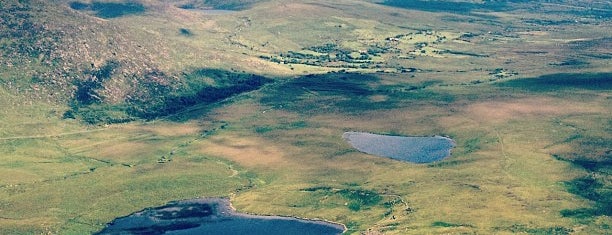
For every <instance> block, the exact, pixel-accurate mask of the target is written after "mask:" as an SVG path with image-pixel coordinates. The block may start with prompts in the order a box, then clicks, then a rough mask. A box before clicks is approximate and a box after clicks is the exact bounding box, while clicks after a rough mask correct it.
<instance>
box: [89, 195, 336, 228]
mask: <svg viewBox="0 0 612 235" xmlns="http://www.w3.org/2000/svg"><path fill="white" fill-rule="evenodd" d="M344 230H345V228H344V226H343V225H340V224H334V223H328V222H324V221H314V220H303V219H297V218H292V217H281V216H257V215H248V214H242V213H236V212H235V211H234V210H233V209H232V208H231V205H230V203H229V200H228V199H223V198H206V199H193V200H186V201H180V202H171V203H169V204H168V205H165V206H161V207H156V208H149V209H145V210H143V211H140V212H136V213H134V214H131V215H129V216H126V217H122V218H118V219H115V220H114V221H113V222H112V223H110V224H108V226H107V227H106V228H104V229H103V230H102V231H100V232H99V233H98V234H261V235H264V234H266V235H275V234H278V235H280V234H341V233H343V232H344Z"/></svg>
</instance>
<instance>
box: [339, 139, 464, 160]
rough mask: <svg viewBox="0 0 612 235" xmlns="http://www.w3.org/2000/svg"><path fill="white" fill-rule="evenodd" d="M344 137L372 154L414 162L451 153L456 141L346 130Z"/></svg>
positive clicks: (434, 158) (356, 146)
mask: <svg viewBox="0 0 612 235" xmlns="http://www.w3.org/2000/svg"><path fill="white" fill-rule="evenodd" d="M342 137H343V138H344V139H345V140H346V141H348V143H350V144H351V145H352V146H353V148H355V149H357V150H359V151H361V152H364V153H368V154H372V155H376V156H380V157H388V158H392V159H396V160H401V161H407V162H413V163H430V162H435V161H439V160H442V159H444V158H446V157H448V156H450V154H451V149H452V148H453V147H454V146H455V142H454V141H453V140H452V139H450V138H446V137H442V136H434V137H404V136H388V135H377V134H371V133H364V132H346V133H344V134H343V135H342Z"/></svg>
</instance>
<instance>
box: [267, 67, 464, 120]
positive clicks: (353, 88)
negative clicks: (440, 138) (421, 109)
mask: <svg viewBox="0 0 612 235" xmlns="http://www.w3.org/2000/svg"><path fill="white" fill-rule="evenodd" d="M433 84H435V82H427V83H408V82H407V83H403V84H385V83H383V82H381V78H380V77H379V76H377V75H376V74H361V73H328V74H317V75H306V76H302V77H299V78H295V79H291V80H287V81H286V82H282V83H279V84H278V85H275V86H271V87H270V89H269V90H266V91H265V92H264V96H263V97H262V98H261V100H260V102H261V103H263V104H265V105H268V106H271V107H276V108H279V109H284V110H287V111H292V112H298V113H309V114H316V113H346V114H358V113H362V112H365V111H373V110H385V109H394V108H398V107H402V106H406V105H410V106H413V107H416V106H418V105H419V104H421V103H423V102H426V103H427V102H428V103H432V102H435V103H448V102H452V101H453V99H454V97H453V96H452V95H450V94H441V93H436V92H433V91H431V90H429V89H425V88H427V87H428V86H431V85H433Z"/></svg>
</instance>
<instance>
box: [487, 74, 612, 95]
mask: <svg viewBox="0 0 612 235" xmlns="http://www.w3.org/2000/svg"><path fill="white" fill-rule="evenodd" d="M497 85H498V86H500V87H509V88H515V89H522V90H527V91H532V92H547V91H560V90H568V89H586V90H611V89H612V73H561V74H548V75H543V76H540V77H537V78H523V79H514V80H509V81H506V82H500V83H497Z"/></svg>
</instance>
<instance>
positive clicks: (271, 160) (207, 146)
mask: <svg viewBox="0 0 612 235" xmlns="http://www.w3.org/2000/svg"><path fill="white" fill-rule="evenodd" d="M200 146H201V147H200V149H199V151H200V152H202V153H204V154H210V155H215V156H222V157H225V158H228V159H230V160H232V161H235V162H237V163H238V164H240V165H242V166H247V167H254V166H258V167H262V166H274V167H280V166H283V165H286V164H287V160H286V159H285V152H284V151H283V150H282V149H280V148H278V147H276V146H274V145H272V144H270V143H267V142H266V141H265V140H263V139H260V138H256V137H245V136H236V135H234V134H227V135H223V136H214V137H211V138H210V141H207V142H205V143H203V144H201V145H200Z"/></svg>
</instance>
